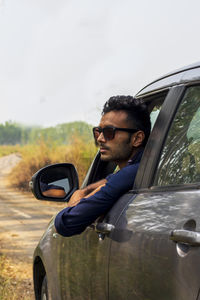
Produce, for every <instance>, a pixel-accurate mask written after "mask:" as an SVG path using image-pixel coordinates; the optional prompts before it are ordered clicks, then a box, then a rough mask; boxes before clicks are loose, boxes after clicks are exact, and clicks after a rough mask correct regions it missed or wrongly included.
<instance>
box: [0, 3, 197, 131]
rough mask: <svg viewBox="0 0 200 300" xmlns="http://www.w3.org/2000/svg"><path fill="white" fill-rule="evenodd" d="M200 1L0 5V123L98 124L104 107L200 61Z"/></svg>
mask: <svg viewBox="0 0 200 300" xmlns="http://www.w3.org/2000/svg"><path fill="white" fill-rule="evenodd" d="M199 12H200V1H199V0H190V1H189V0H167V1H164V0H163V1H160V0H151V1H150V0H140V1H138V0H17V1H16V0H0V103H1V109H0V123H4V122H5V121H13V122H18V123H22V124H26V125H41V126H44V127H48V126H55V125H57V124H61V123H67V122H72V121H86V122H88V123H90V124H93V125H98V122H99V119H100V115H101V109H102V107H103V104H104V103H105V101H106V100H107V99H108V98H109V97H110V96H114V95H133V96H134V95H135V94H136V93H137V92H138V91H139V90H140V89H141V88H143V87H144V86H145V85H146V84H148V83H150V82H151V81H153V80H155V79H157V78H158V77H160V76H162V75H164V74H166V73H168V72H171V71H173V70H176V69H178V68H181V67H184V66H186V65H190V64H192V63H195V62H198V61H200V39H199V28H200V18H199Z"/></svg>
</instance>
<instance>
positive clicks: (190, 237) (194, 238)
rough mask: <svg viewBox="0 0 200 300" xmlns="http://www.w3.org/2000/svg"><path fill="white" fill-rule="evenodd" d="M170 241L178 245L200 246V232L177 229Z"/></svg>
mask: <svg viewBox="0 0 200 300" xmlns="http://www.w3.org/2000/svg"><path fill="white" fill-rule="evenodd" d="M170 239H171V240H172V241H175V242H178V243H184V244H189V245H191V246H200V232H196V231H191V230H184V229H175V230H173V231H172V232H171V235H170Z"/></svg>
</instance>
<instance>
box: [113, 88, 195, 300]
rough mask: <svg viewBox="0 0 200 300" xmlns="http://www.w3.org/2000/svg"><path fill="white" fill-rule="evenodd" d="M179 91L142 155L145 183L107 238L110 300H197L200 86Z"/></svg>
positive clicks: (138, 186)
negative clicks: (109, 244)
mask: <svg viewBox="0 0 200 300" xmlns="http://www.w3.org/2000/svg"><path fill="white" fill-rule="evenodd" d="M174 91H177V98H176V99H174V104H173V101H172V100H173V99H171V100H170V99H168V101H167V103H166V106H165V107H163V108H162V111H161V113H160V116H159V118H158V120H157V123H156V126H155V128H154V132H153V133H152V135H151V141H149V144H148V146H149V148H148V149H146V151H145V157H143V162H142V165H141V168H140V169H139V174H138V176H139V178H140V180H141V181H138V182H136V188H135V190H133V191H132V192H130V193H129V203H127V204H126V206H125V207H124V209H123V210H122V211H121V215H120V216H119V218H118V220H117V221H116V223H115V228H114V229H113V230H112V231H111V233H110V236H109V237H110V239H111V240H112V242H111V249H110V260H109V300H112V299H113V300H114V299H124V300H125V299H126V300H128V299H132V300H135V299H137V300H157V299H159V300H169V299H170V300H177V299H178V300H188V299H190V300H196V299H197V297H198V295H199V287H200V190H199V188H200V151H199V149H200V148H199V147H200V86H198V85H196V86H190V87H187V89H186V90H185V88H184V87H183V86H182V87H177V88H176V87H175V88H174ZM175 102H176V103H175ZM170 105H171V108H170ZM172 105H173V107H172ZM167 106H168V107H167ZM113 209H115V207H114V208H113ZM112 213H114V211H113V212H110V218H109V220H108V222H109V223H112Z"/></svg>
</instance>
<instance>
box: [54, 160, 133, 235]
mask: <svg viewBox="0 0 200 300" xmlns="http://www.w3.org/2000/svg"><path fill="white" fill-rule="evenodd" d="M138 165H139V164H136V165H131V166H127V167H124V168H123V169H122V170H120V171H119V172H118V173H116V174H113V176H112V177H111V178H109V179H108V181H107V183H106V184H105V185H104V186H103V187H101V188H100V190H99V191H98V192H95V193H94V194H93V195H92V196H89V194H88V197H87V198H86V197H84V198H81V200H80V201H79V203H78V204H77V205H75V206H73V207H66V208H65V209H63V210H62V211H60V212H59V213H58V214H57V216H56V218H55V223H54V224H55V228H56V231H57V232H58V233H59V234H61V235H63V236H72V235H74V234H80V233H81V232H83V231H84V230H85V228H86V227H87V226H88V225H90V224H92V223H93V222H94V221H95V220H96V219H97V218H98V217H100V216H101V215H103V214H105V213H107V211H108V210H109V209H110V208H111V207H112V206H113V204H114V203H115V202H116V201H117V199H119V197H120V196H122V195H123V194H124V193H125V192H127V191H128V190H130V189H131V188H132V186H133V182H134V180H135V176H136V173H137V169H138ZM101 183H102V182H101ZM99 187H100V185H99Z"/></svg>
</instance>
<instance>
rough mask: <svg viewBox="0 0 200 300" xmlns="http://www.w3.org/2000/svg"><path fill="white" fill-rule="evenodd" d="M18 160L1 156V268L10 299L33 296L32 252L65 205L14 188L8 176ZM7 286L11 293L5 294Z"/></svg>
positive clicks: (16, 157) (15, 157) (4, 286)
mask: <svg viewBox="0 0 200 300" xmlns="http://www.w3.org/2000/svg"><path fill="white" fill-rule="evenodd" d="M19 160H20V156H18V155H16V154H11V155H8V156H5V157H2V158H0V257H1V262H0V264H1V265H0V267H1V269H2V268H3V269H4V272H5V274H2V273H1V275H0V277H1V276H3V277H2V278H0V279H1V281H3V283H4V284H3V285H2V282H1V286H3V288H5V290H4V291H3V292H2V291H1V292H2V293H4V294H5V295H4V298H3V296H1V295H0V299H7V300H11V299H25V300H26V299H27V300H29V299H30V300H31V299H34V295H33V283H32V257H33V252H34V249H35V247H36V245H37V243H38V241H39V239H40V237H41V236H42V233H43V232H44V230H45V228H46V226H47V225H48V223H49V221H50V219H51V217H52V216H53V215H54V214H55V213H57V212H58V211H59V210H61V209H62V208H63V207H64V206H65V204H63V203H55V202H50V201H39V200H36V199H35V198H34V196H32V194H30V193H24V192H20V191H18V190H16V189H14V188H13V187H12V183H10V182H9V180H8V175H9V173H10V172H11V171H12V168H13V167H14V166H15V165H16V164H17V162H18V161H19ZM6 285H8V287H9V290H10V291H11V295H7V296H6ZM12 289H13V292H12ZM15 294H16V295H15Z"/></svg>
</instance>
